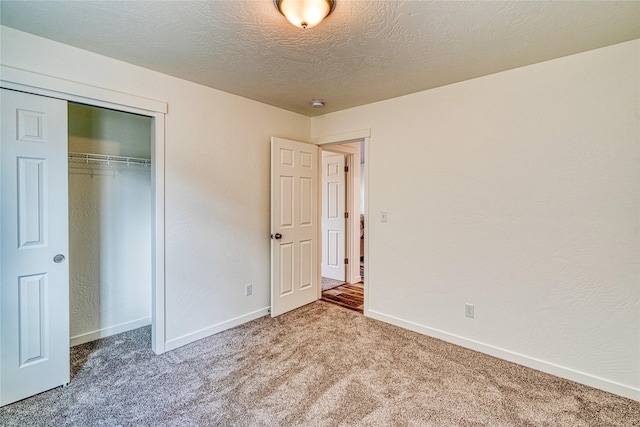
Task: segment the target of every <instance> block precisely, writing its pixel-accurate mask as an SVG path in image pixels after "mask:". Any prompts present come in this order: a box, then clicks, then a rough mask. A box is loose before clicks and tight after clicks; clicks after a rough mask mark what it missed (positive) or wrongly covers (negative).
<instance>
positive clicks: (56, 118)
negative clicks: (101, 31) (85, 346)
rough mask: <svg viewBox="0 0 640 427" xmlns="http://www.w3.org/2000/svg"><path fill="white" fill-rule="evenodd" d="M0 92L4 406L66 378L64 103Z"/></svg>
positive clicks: (0, 378)
mask: <svg viewBox="0 0 640 427" xmlns="http://www.w3.org/2000/svg"><path fill="white" fill-rule="evenodd" d="M0 97H1V105H2V111H1V118H2V131H1V138H2V140H1V142H0V144H1V147H0V157H1V162H0V176H1V178H2V186H1V188H0V202H1V205H2V210H1V211H0V237H1V241H2V244H1V245H2V247H1V249H2V254H1V256H0V279H1V288H0V307H1V314H0V322H1V326H0V342H1V344H2V348H1V360H0V405H6V404H8V403H12V402H15V401H17V400H20V399H23V398H25V397H28V396H31V395H34V394H37V393H40V392H43V391H45V390H49V389H51V388H54V387H57V386H60V385H63V384H66V383H68V382H69V268H68V262H67V260H66V259H63V258H62V257H67V256H68V246H69V243H68V234H69V233H68V219H67V218H68V204H67V192H68V183H67V180H68V173H67V102H66V101H62V100H59V99H53V98H46V97H42V96H37V95H31V94H26V93H21V92H14V91H10V90H6V89H2V90H0ZM54 258H56V261H54Z"/></svg>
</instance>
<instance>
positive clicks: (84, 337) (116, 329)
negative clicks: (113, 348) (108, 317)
mask: <svg viewBox="0 0 640 427" xmlns="http://www.w3.org/2000/svg"><path fill="white" fill-rule="evenodd" d="M150 324H151V317H143V318H142V319H138V320H132V321H130V322H124V323H120V324H118V325H114V326H109V327H108V328H102V329H98V330H95V331H93V332H87V333H86V334H80V335H76V336H75V337H71V339H70V340H69V344H70V346H71V347H75V346H77V345H80V344H84V343H86V342H91V341H95V340H97V339H100V338H106V337H110V336H111V335H115V334H119V333H120V332H126V331H130V330H132V329H138V328H141V327H143V326H147V325H150Z"/></svg>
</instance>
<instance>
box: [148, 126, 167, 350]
mask: <svg viewBox="0 0 640 427" xmlns="http://www.w3.org/2000/svg"><path fill="white" fill-rule="evenodd" d="M164 132H165V130H164V114H155V115H154V121H153V127H152V129H151V139H152V141H155V144H152V145H151V185H152V188H153V189H154V190H155V191H154V192H153V194H152V195H151V197H152V199H151V203H152V206H153V216H152V227H153V232H152V233H151V239H152V240H151V248H152V249H151V250H152V253H151V257H152V258H151V260H152V264H151V268H152V270H151V283H154V284H155V287H154V289H153V291H152V292H151V318H152V320H153V321H152V324H151V349H152V350H153V352H154V353H156V354H162V353H164V352H165V345H166V337H167V336H166V316H165V313H166V303H165V240H164V232H165V230H164V227H165V223H164V221H165V218H164V214H165V206H164V185H165V184H164V162H165V158H164V142H165V141H164Z"/></svg>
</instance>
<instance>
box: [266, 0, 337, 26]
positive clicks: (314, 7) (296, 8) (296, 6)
mask: <svg viewBox="0 0 640 427" xmlns="http://www.w3.org/2000/svg"><path fill="white" fill-rule="evenodd" d="M273 4H275V6H276V8H277V9H278V10H279V11H280V13H282V14H283V15H284V16H285V18H287V19H288V20H289V22H291V23H292V24H293V25H295V26H296V27H300V28H311V27H315V26H316V25H318V24H319V23H320V22H322V20H323V19H324V18H326V17H327V16H329V14H330V13H331V12H333V9H334V8H335V7H336V2H335V0H273Z"/></svg>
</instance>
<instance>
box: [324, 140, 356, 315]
mask: <svg viewBox="0 0 640 427" xmlns="http://www.w3.org/2000/svg"><path fill="white" fill-rule="evenodd" d="M364 158H365V157H364V141H356V142H350V143H341V144H336V145H330V146H324V147H322V171H321V173H322V178H321V180H322V184H321V187H322V203H321V211H322V215H321V218H322V221H321V230H322V239H321V247H322V257H321V259H322V261H321V276H322V300H324V301H327V302H330V303H333V304H337V305H340V306H342V307H345V308H348V309H351V310H355V311H358V312H360V313H363V311H364V292H365V286H364V275H365V265H364V247H365V245H364V239H365V231H364V230H365V227H364V224H365V211H364V206H365V203H364V202H365V201H364V194H365V192H364V182H365V180H364Z"/></svg>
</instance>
